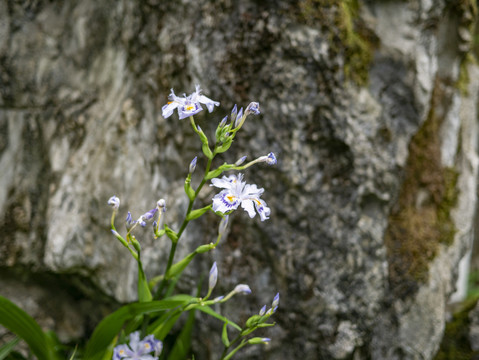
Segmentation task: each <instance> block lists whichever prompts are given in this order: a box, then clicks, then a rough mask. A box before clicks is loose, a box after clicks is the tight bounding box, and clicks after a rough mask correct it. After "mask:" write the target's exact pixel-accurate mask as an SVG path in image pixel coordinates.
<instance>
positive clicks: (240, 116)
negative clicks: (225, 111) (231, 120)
mask: <svg viewBox="0 0 479 360" xmlns="http://www.w3.org/2000/svg"><path fill="white" fill-rule="evenodd" d="M242 117H243V108H241V109H240V111H239V113H238V115H236V121H235V128H236V127H238V126H239V124H241V118H242Z"/></svg>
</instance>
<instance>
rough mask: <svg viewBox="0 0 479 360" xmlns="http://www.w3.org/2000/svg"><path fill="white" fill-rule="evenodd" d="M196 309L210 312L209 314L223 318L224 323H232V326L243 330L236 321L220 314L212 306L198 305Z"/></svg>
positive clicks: (219, 318)
mask: <svg viewBox="0 0 479 360" xmlns="http://www.w3.org/2000/svg"><path fill="white" fill-rule="evenodd" d="M196 309H198V310H200V311H203V312H204V313H206V314H208V315H211V316H213V317H215V318H217V319H218V320H221V321H223V322H224V323H227V324H228V325H231V326H232V327H234V328H235V329H236V330H238V331H241V327H240V326H239V325H237V324H236V323H234V322H233V321H231V320H229V319H227V318H225V317H224V316H223V315H220V314H218V313H217V312H216V311H214V310H213V309H212V308H210V307H209V306H206V305H204V306H197V307H196Z"/></svg>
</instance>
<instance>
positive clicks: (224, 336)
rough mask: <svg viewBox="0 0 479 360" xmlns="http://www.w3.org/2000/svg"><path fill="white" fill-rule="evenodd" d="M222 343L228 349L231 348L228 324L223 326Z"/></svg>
mask: <svg viewBox="0 0 479 360" xmlns="http://www.w3.org/2000/svg"><path fill="white" fill-rule="evenodd" d="M221 341H223V344H224V345H225V346H226V347H229V346H230V340H229V339H228V323H224V324H223V331H222V332H221Z"/></svg>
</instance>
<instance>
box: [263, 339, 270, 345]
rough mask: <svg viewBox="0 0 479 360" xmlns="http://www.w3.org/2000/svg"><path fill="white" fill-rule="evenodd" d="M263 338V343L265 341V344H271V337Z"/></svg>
mask: <svg viewBox="0 0 479 360" xmlns="http://www.w3.org/2000/svg"><path fill="white" fill-rule="evenodd" d="M261 340H262V341H263V343H265V344H269V343H270V341H271V339H270V338H262V339H261Z"/></svg>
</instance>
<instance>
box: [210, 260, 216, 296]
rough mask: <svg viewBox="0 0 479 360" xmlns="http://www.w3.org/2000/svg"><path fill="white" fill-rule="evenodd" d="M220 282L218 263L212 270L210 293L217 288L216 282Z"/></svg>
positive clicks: (214, 264)
mask: <svg viewBox="0 0 479 360" xmlns="http://www.w3.org/2000/svg"><path fill="white" fill-rule="evenodd" d="M217 280H218V268H217V267H216V261H215V262H214V263H213V266H212V267H211V270H210V277H209V280H208V289H209V291H211V290H213V289H214V287H215V286H216V281H217Z"/></svg>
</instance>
